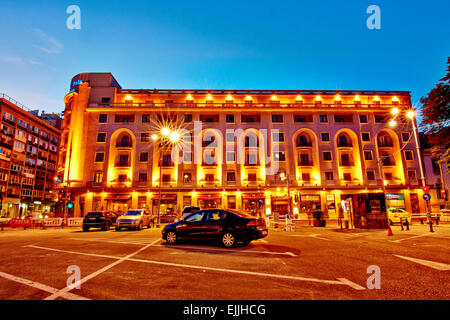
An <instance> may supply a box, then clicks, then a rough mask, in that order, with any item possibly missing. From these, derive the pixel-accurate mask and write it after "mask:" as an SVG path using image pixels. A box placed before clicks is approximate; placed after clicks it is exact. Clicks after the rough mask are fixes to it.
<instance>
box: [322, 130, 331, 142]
mask: <svg viewBox="0 0 450 320" xmlns="http://www.w3.org/2000/svg"><path fill="white" fill-rule="evenodd" d="M321 136H322V142H330V134H329V133H328V132H322V133H321Z"/></svg>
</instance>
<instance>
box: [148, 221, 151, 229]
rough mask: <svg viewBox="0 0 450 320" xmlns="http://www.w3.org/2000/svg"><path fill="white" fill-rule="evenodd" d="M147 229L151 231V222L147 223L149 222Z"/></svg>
mask: <svg viewBox="0 0 450 320" xmlns="http://www.w3.org/2000/svg"><path fill="white" fill-rule="evenodd" d="M147 228H149V229H151V228H152V222H151V221H149V222H148V226H147Z"/></svg>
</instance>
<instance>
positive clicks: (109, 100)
mask: <svg viewBox="0 0 450 320" xmlns="http://www.w3.org/2000/svg"><path fill="white" fill-rule="evenodd" d="M110 102H111V98H108V97H104V98H102V103H110Z"/></svg>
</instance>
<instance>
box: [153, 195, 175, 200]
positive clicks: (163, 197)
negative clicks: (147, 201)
mask: <svg viewBox="0 0 450 320" xmlns="http://www.w3.org/2000/svg"><path fill="white" fill-rule="evenodd" d="M152 200H159V195H158V194H156V195H154V196H153V197H152ZM161 200H177V195H176V194H162V195H161Z"/></svg>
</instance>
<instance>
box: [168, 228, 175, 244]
mask: <svg viewBox="0 0 450 320" xmlns="http://www.w3.org/2000/svg"><path fill="white" fill-rule="evenodd" d="M166 242H167V243H168V244H174V243H175V242H177V234H176V233H175V232H173V231H169V232H168V233H167V234H166Z"/></svg>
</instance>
